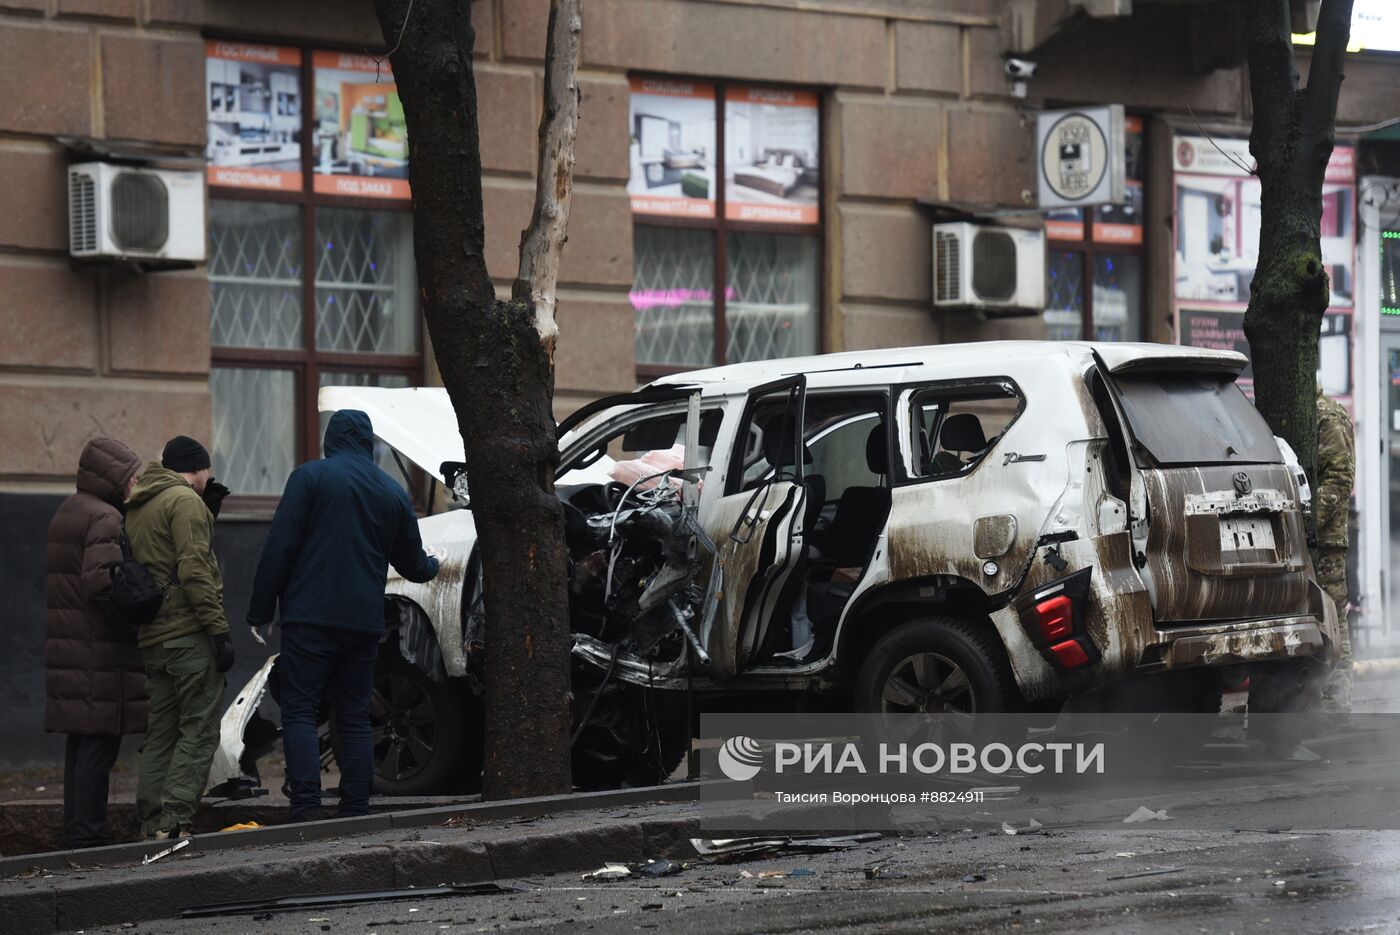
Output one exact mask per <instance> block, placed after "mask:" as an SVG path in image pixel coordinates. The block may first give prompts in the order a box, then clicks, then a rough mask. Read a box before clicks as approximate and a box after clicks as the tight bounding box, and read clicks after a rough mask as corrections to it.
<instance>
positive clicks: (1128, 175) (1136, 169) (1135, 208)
mask: <svg viewBox="0 0 1400 935" xmlns="http://www.w3.org/2000/svg"><path fill="white" fill-rule="evenodd" d="M1123 137H1124V147H1123V148H1124V155H1125V159H1124V163H1125V172H1124V179H1123V182H1124V188H1125V195H1126V200H1125V201H1124V202H1123V203H1122V204H1116V205H1113V204H1109V205H1099V206H1097V207H1094V208H1057V209H1055V210H1052V211H1048V212H1046V214H1045V236H1046V237H1048V238H1049V239H1051V240H1074V241H1082V240H1083V239H1084V216H1085V215H1086V214H1087V215H1089V217H1090V219H1091V220H1090V224H1091V226H1092V228H1093V236H1094V240H1095V241H1096V242H1098V243H1109V244H1132V245H1137V244H1141V243H1142V220H1143V182H1144V179H1145V174H1144V168H1145V163H1144V160H1143V148H1142V118H1141V117H1133V116H1128V117H1125V118H1124V119H1123Z"/></svg>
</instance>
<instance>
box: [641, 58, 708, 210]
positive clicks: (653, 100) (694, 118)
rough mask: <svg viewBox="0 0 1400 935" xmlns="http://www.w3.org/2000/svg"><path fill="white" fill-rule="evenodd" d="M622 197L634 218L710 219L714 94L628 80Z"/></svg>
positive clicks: (691, 84)
mask: <svg viewBox="0 0 1400 935" xmlns="http://www.w3.org/2000/svg"><path fill="white" fill-rule="evenodd" d="M631 102H632V103H631V111H630V114H629V116H628V124H629V125H630V127H631V140H630V146H629V150H628V152H629V158H630V160H631V178H630V179H629V180H628V182H627V192H628V194H629V195H631V198H632V211H633V213H635V214H659V215H663V216H666V217H678V218H712V217H714V216H715V170H714V167H715V156H716V153H715V138H716V134H715V89H714V87H713V86H712V85H708V84H704V83H701V82H695V81H673V80H671V79H668V78H633V79H632V97H631Z"/></svg>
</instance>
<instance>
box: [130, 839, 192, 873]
mask: <svg viewBox="0 0 1400 935" xmlns="http://www.w3.org/2000/svg"><path fill="white" fill-rule="evenodd" d="M190 840H191V839H190V838H185V839H184V840H183V841H178V842H176V843H175V844H172V845H170V846H169V847H167V848H166V849H165V850H163V851H158V852H156V853H154V854H147V855H146V856H145V857H142V858H141V865H142V866H143V867H144V866H145V865H146V864H153V863H155V862H156V861H158V860H160V859H161V858H162V857H169V856H170V855H171V854H173V853H175V852H176V851H178V850H180V848H182V847H189V844H190Z"/></svg>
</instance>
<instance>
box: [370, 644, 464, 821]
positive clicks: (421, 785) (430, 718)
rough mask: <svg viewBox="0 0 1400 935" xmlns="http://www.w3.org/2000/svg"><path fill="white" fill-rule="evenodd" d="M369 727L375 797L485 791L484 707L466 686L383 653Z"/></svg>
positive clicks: (378, 664)
mask: <svg viewBox="0 0 1400 935" xmlns="http://www.w3.org/2000/svg"><path fill="white" fill-rule="evenodd" d="M370 728H371V731H372V735H373V740H372V744H373V751H372V752H373V760H374V791H375V792H377V793H379V794H382V795H399V796H403V795H410V796H412V795H450V794H453V793H458V792H474V791H477V790H479V789H480V787H481V765H482V721H481V716H480V706H479V705H478V704H477V703H476V701H475V699H474V698H473V697H472V695H471V693H470V692H469V691H467V690H466V689H465V687H464V686H463V685H462V684H461V683H458V682H454V681H451V680H447V681H437V680H435V679H433V678H430V677H429V676H428V674H427V673H426V672H424V671H423V670H421V669H419V668H418V667H417V666H415V665H413V664H412V663H410V662H408V661H407V660H405V659H403V658H402V657H401V656H399V655H398V654H397V653H385V654H381V656H380V657H379V661H378V662H377V663H376V665H375V670H374V694H373V696H372V700H371V702H370Z"/></svg>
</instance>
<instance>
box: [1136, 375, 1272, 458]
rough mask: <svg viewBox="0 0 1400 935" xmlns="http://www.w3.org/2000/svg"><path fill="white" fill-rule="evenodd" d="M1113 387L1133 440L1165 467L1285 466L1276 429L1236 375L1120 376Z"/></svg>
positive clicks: (1140, 448) (1139, 447)
mask: <svg viewBox="0 0 1400 935" xmlns="http://www.w3.org/2000/svg"><path fill="white" fill-rule="evenodd" d="M1113 383H1114V387H1115V388H1116V390H1117V395H1118V399H1119V402H1120V405H1121V406H1122V409H1123V414H1124V416H1125V417H1126V418H1127V421H1128V426H1129V428H1130V429H1131V430H1132V436H1133V441H1134V442H1135V443H1136V445H1137V447H1138V449H1139V450H1140V451H1142V452H1144V453H1145V454H1146V455H1148V456H1149V457H1150V458H1151V459H1152V460H1153V461H1154V462H1156V464H1157V465H1158V466H1159V467H1186V466H1200V465H1222V464H1226V465H1228V464H1281V463H1283V454H1282V452H1280V451H1279V447H1278V443H1277V442H1276V441H1275V440H1274V434H1273V431H1272V430H1271V429H1270V428H1269V426H1268V423H1266V422H1265V421H1264V417H1263V416H1261V415H1260V414H1259V411H1258V410H1257V409H1255V408H1254V405H1253V403H1251V402H1250V401H1249V398H1248V397H1247V396H1245V394H1244V391H1243V390H1241V389H1240V388H1239V386H1238V385H1236V383H1235V381H1234V378H1233V376H1231V375H1227V374H1221V373H1218V372H1209V371H1198V370H1187V371H1177V372H1173V373H1162V372H1160V371H1153V372H1134V373H1116V374H1114V375H1113Z"/></svg>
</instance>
